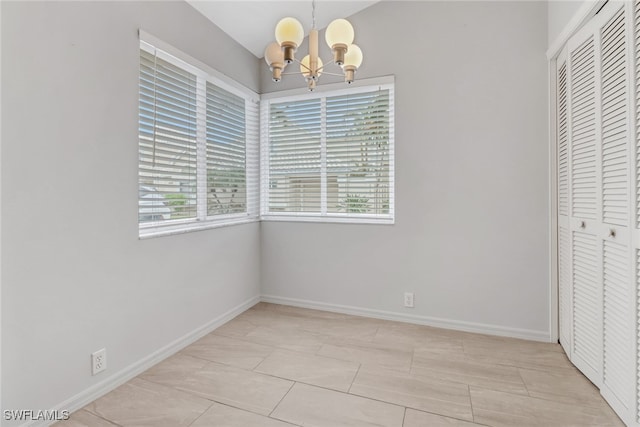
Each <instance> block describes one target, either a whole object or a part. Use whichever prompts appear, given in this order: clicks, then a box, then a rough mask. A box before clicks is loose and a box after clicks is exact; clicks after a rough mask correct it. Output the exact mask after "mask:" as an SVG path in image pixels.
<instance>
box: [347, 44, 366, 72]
mask: <svg viewBox="0 0 640 427" xmlns="http://www.w3.org/2000/svg"><path fill="white" fill-rule="evenodd" d="M362 59H363V55H362V49H360V48H359V47H358V45H356V44H352V45H351V46H349V49H348V50H347V53H345V55H344V64H343V65H342V67H343V68H345V67H347V66H353V67H355V68H356V69H357V68H360V65H362Z"/></svg>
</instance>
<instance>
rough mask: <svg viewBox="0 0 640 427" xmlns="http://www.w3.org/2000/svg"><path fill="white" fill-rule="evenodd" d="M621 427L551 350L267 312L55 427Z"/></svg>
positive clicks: (393, 325)
mask: <svg viewBox="0 0 640 427" xmlns="http://www.w3.org/2000/svg"><path fill="white" fill-rule="evenodd" d="M114 425H115V426H150V427H163V426H167V427H177V426H192V427H212V426H216V427H233V426H238V427H254V426H255V427H287V426H289V427H290V426H292V425H296V426H318V427H340V426H354V427H366V426H389V427H391V426H393V427H419V426H420V427H427V426H429V427H431V426H474V425H488V426H518V427H520V426H546V427H547V426H622V425H623V424H622V422H621V421H620V420H619V419H618V418H617V417H616V415H615V414H614V413H613V411H612V410H611V409H610V408H609V407H608V406H607V404H606V403H605V402H604V400H603V399H602V398H601V397H600V395H599V393H598V390H597V389H596V388H595V387H594V386H593V385H592V384H591V383H590V382H589V381H588V380H587V379H586V378H585V377H583V376H582V375H581V374H580V373H579V372H578V371H577V370H576V369H575V368H574V367H573V366H572V365H571V363H569V361H568V360H567V358H566V357H565V355H564V353H563V352H562V349H561V348H560V346H559V345H556V344H545V343H539V342H532V341H524V340H517V339H510V338H500V337H493V336H486V335H478V334H471V333H465V332H455V331H449V330H444V329H437V328H430V327H426V326H417V325H411V324H404V323H398V322H390V321H383V320H376V319H367V318H362V317H354V316H347V315H343V314H336V313H328V312H323V311H316V310H306V309H300V308H294V307H287V306H281V305H274V304H265V303H260V304H258V305H256V306H255V307H253V308H251V309H250V310H248V311H246V312H244V313H243V314H241V315H240V316H238V317H236V318H235V319H234V320H232V321H231V322H229V323H227V324H225V325H223V326H222V327H220V328H218V329H216V330H215V331H214V332H213V333H211V334H209V335H207V336H205V337H204V338H202V339H201V340H199V341H197V342H196V343H194V344H192V345H190V346H189V347H187V348H185V349H184V350H182V351H181V352H179V353H178V354H176V355H174V356H172V357H170V358H169V359H167V360H165V361H164V362H162V363H160V364H158V365H156V366H155V367H153V368H151V369H149V370H148V371H146V372H144V373H143V374H141V375H140V376H138V377H137V378H134V379H133V380H131V381H129V382H128V383H126V384H124V385H123V386H121V387H119V388H117V389H116V390H114V391H112V392H111V393H109V394H107V395H105V396H103V397H102V398H100V399H98V400H96V401H95V402H93V403H91V404H89V405H87V406H86V407H85V408H83V409H81V410H79V411H77V412H76V413H74V414H72V416H71V418H70V420H68V421H65V422H62V423H58V424H56V426H58V427H79V426H90V427H102V426H114Z"/></svg>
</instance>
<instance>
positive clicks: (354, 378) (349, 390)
mask: <svg viewBox="0 0 640 427" xmlns="http://www.w3.org/2000/svg"><path fill="white" fill-rule="evenodd" d="M360 368H362V363H359V364H358V370H357V371H356V374H355V375H354V376H353V379H352V380H351V384H349V389H348V390H347V393H348V394H351V388H352V387H353V383H354V382H356V378H357V377H358V374H359V373H360Z"/></svg>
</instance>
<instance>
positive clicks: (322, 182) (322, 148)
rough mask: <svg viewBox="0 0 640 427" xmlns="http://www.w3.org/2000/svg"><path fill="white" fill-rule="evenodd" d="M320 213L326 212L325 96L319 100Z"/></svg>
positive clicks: (324, 213)
mask: <svg viewBox="0 0 640 427" xmlns="http://www.w3.org/2000/svg"><path fill="white" fill-rule="evenodd" d="M320 102H321V103H320V215H326V214H327V98H324V97H323V98H322V99H321V101H320Z"/></svg>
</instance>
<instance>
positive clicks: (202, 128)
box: [196, 76, 207, 221]
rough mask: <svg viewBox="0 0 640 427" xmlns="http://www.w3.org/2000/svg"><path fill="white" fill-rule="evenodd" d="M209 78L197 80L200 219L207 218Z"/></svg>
mask: <svg viewBox="0 0 640 427" xmlns="http://www.w3.org/2000/svg"><path fill="white" fill-rule="evenodd" d="M206 93H207V80H206V78H204V77H203V76H198V78H197V81H196V94H197V95H196V111H197V116H196V117H197V131H196V140H197V143H198V150H197V153H198V155H197V161H196V165H197V167H196V170H197V198H196V200H197V202H196V204H197V213H198V215H197V217H198V221H204V220H205V219H206V218H207V96H206Z"/></svg>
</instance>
